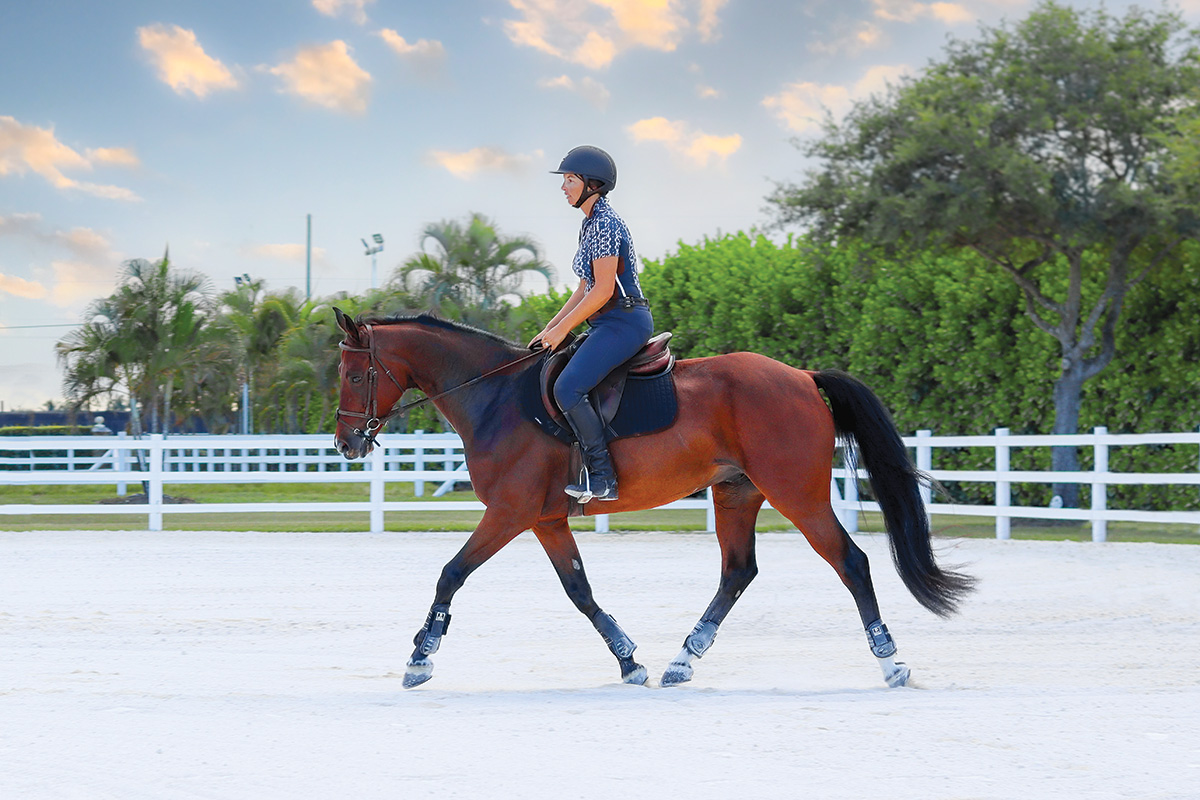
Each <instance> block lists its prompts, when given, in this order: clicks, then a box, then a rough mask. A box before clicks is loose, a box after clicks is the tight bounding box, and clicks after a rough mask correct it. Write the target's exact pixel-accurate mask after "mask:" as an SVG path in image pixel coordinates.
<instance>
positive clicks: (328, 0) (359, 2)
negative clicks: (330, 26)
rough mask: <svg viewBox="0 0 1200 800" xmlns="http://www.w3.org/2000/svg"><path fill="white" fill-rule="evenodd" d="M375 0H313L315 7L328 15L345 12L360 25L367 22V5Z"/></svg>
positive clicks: (334, 15)
mask: <svg viewBox="0 0 1200 800" xmlns="http://www.w3.org/2000/svg"><path fill="white" fill-rule="evenodd" d="M374 2H375V0H312V5H313V8H315V9H316V10H317V11H320V12H321V13H322V14H324V15H325V16H327V17H336V16H339V15H341V14H343V13H345V14H347V15H348V16H349V17H350V19H351V20H353V21H354V22H356V23H357V24H359V25H366V24H367V6H369V5H370V4H371V3H374Z"/></svg>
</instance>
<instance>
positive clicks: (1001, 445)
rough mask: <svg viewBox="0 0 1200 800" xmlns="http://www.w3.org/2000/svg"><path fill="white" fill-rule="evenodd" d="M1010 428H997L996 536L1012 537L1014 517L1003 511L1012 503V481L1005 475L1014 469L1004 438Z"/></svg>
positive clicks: (998, 537)
mask: <svg viewBox="0 0 1200 800" xmlns="http://www.w3.org/2000/svg"><path fill="white" fill-rule="evenodd" d="M1008 433H1009V431H1008V428H996V473H997V475H996V538H997V539H1011V538H1012V517H1010V516H1009V515H1008V514H1005V513H1003V511H1004V509H1007V508H1008V507H1009V506H1011V505H1012V483H1010V482H1009V481H1006V480H1005V477H1006V476H1007V475H1008V473H1009V472H1011V471H1012V463H1011V461H1010V459H1009V455H1010V452H1011V451H1010V450H1009V447H1008V443H1007V442H1005V441H1004V438H1005V437H1007V436H1008Z"/></svg>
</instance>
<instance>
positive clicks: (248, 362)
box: [214, 279, 304, 433]
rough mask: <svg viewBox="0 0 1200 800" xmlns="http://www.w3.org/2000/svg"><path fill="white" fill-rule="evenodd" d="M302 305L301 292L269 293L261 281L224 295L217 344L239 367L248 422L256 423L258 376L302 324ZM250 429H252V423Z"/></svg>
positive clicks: (244, 411)
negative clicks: (285, 338) (287, 338)
mask: <svg viewBox="0 0 1200 800" xmlns="http://www.w3.org/2000/svg"><path fill="white" fill-rule="evenodd" d="M303 304H304V299H303V298H302V297H301V296H300V290H299V289H295V288H289V289H287V290H285V291H284V292H282V293H268V292H267V291H266V289H265V285H264V281H262V280H261V279H259V280H246V281H243V282H241V283H239V284H238V285H237V287H236V288H234V289H232V290H231V291H228V292H225V293H224V294H222V295H221V299H220V313H219V316H218V317H217V319H216V321H215V323H214V327H215V328H216V329H217V331H218V332H219V334H218V337H217V341H219V342H221V343H222V344H224V345H225V346H226V347H227V348H228V352H229V356H228V358H229V360H231V361H232V362H233V363H235V364H236V365H237V372H238V380H239V384H240V386H239V388H240V389H241V391H242V396H241V397H240V398H239V399H238V405H239V406H241V405H242V404H243V403H246V401H247V399H249V406H250V407H249V408H246V409H244V410H243V413H244V414H245V418H246V419H247V420H253V415H252V414H251V409H252V408H253V406H254V401H253V399H252V398H254V397H255V389H256V386H255V376H256V375H259V374H261V373H262V372H263V370H264V369H269V368H270V366H271V364H272V362H273V361H274V360H275V359H276V358H277V350H278V348H279V343H280V341H281V340H282V339H283V337H284V335H286V334H287V332H288V331H289V330H291V329H292V327H293V326H295V324H296V323H297V322H298V321H299V319H300V316H301V308H302V306H303ZM249 427H250V428H251V430H252V429H253V423H252V422H251V425H250V426H249ZM250 432H251V431H250V430H243V431H242V433H250Z"/></svg>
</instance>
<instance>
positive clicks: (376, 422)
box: [334, 325, 542, 447]
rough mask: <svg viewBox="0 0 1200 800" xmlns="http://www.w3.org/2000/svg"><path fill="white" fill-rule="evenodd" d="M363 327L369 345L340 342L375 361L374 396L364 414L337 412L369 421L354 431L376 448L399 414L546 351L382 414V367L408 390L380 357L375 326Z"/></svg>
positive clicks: (370, 374)
mask: <svg viewBox="0 0 1200 800" xmlns="http://www.w3.org/2000/svg"><path fill="white" fill-rule="evenodd" d="M363 327H365V328H366V329H367V338H368V340H369V341H370V345H369V346H367V347H354V346H352V345H348V344H346V343H345V342H338V347H339V348H340V349H342V350H344V351H345V352H347V353H366V354H367V355H368V357H369V358H370V360H371V364H370V366H369V367H368V368H367V391H368V392H369V393H370V395H369V398H370V399H369V400H368V401H367V410H366V413H362V412H359V411H343V410H342V408H341V407H340V406H339V407H338V409H337V411H336V412H335V414H334V419H341V418H342V417H355V418H358V419H362V420H365V424H364V425H363V427H361V428H353V429H352V430H353V432H354V434H355V435H356V436H361V437H362V438H363V439H364V440H366V442H367V444H369V445H371V446H372V447H376V446H378V445H379V442H378V440H376V438H375V436H376V434H377V433H379V431H380V429H382V428H383V426H384V425H386V424H388V422H390V421H391V420H393V419H395V418H396V417H398V416H400V415H402V414H406V413H408V412H409V411H411V410H412V409H414V408H419V407H421V406H423V405H425V404H426V403H432V402H433V401H434V400H438V399H440V398H442V397H445V396H446V395H448V394H450V393H452V392H457V391H458V390H459V389H466V388H467V387H468V386H473V385H475V384H476V383H479V382H480V381H481V380H483V379H484V378H490V377H491V376H493V375H495V374H497V373H499V372H503V371H504V370H506V369H510V368H511V367H515V366H517V365H518V364H523V363H525V362H526V361H528V360H529V359H531V358H534V357H535V356H540V355H541V354H542V348H541V347H538V348H536V349H535V350H534V351H533V352H532V353H528V354H526V355H523V356H521V357H520V358H518V359H517V360H515V361H510V362H508V363H507V364H501V365H500V366H498V367H496V368H495V369H493V370H489V371H487V372H485V373H483V374H482V375H480V376H478V377H475V378H472V379H471V380H469V381H466V382H465V383H460V384H459V385H458V386H452V387H451V388H449V389H447V390H446V391H444V392H438V393H437V394H435V395H432V396H429V397H422V398H421V399H420V400H414V401H412V402H411V403H405V404H404V405H402V406H400V407H398V408H393V409H392V410H391V411H389V412H388V413H387V414H385V415H384V416H382V417H380V416H379V408H378V398H377V397H376V395H377V394H378V393H377V391H376V390H377V388H378V383H379V370H383V374H384V375H387V376H388V379H389V380H391V382H392V384H393V385H395V387H396V388H397V389H399V390H400V394H404V392H405V391H406V389H405V388H404V387H403V386H401V385H400V381H398V380H396V376H395V375H393V374H392V371H391V370H390V369H388V368H387V365H386V364H384V363H383V362H382V361H381V360H380V359H379V354H378V353H377V352H376V349H375V337H374V336H372V335H371V326H370V325H364V326H363ZM539 344H540V343H539ZM376 365H378V367H379V369H378V370H377V369H376ZM351 424H352V423H351Z"/></svg>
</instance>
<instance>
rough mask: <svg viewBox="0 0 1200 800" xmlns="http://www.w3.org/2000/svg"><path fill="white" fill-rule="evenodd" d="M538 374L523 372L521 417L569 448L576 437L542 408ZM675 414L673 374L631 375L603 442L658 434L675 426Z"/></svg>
mask: <svg viewBox="0 0 1200 800" xmlns="http://www.w3.org/2000/svg"><path fill="white" fill-rule="evenodd" d="M540 372H541V370H540V369H539V368H537V367H535V368H533V369H527V370H525V374H524V375H522V376H521V382H522V385H521V413H522V414H523V415H524V416H525V418H526V419H529V420H532V421H533V422H534V423H535V424H537V426H538V427H540V428H541V429H542V430H543V431H545V432H546V433H548V434H550V435H551V436H553V437H554V438H556V439H558V440H559V441H562V442H565V443H567V444H571V443H572V442H574V441H575V435H574V434H573V433H571V431H570V430H569V429H567V428H565V427H563V426H561V425H559V424H558V423H557V422H555V421H554V420H553V419H551V418H550V415H549V414H547V413H546V408H545V406H543V405H542V392H541V386H540V385H539V378H540ZM678 413H679V403H678V400H677V398H676V396H675V376H674V373H673V372H666V373H664V374H661V375H649V376H646V377H640V376H637V375H630V376H629V377H628V378H626V380H625V392H624V394H623V395H622V396H621V405H620V406H618V407H617V413H616V415H615V416H614V417H613V420H612V422H611V423H609V425H608V428H607V429H606V430H605V432H604V438H605V439H607V440H608V441H610V442H611V441H612V440H614V439H624V438H626V437H629V436H645V435H646V434H649V433H657V432H658V431H661V430H663V429H664V428H669V427H671V426H672V425H673V424H675V417H676V416H677V415H678Z"/></svg>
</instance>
